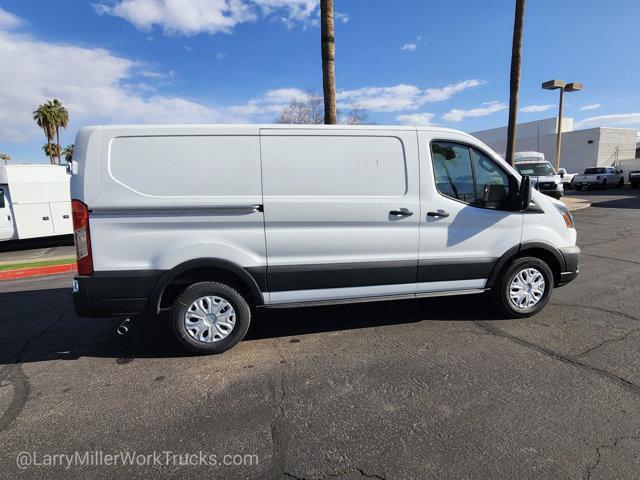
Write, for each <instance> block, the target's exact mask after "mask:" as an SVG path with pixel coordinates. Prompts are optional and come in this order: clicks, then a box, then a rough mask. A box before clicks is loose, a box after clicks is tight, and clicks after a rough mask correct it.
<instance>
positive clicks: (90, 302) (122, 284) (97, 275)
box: [73, 270, 165, 317]
mask: <svg viewBox="0 0 640 480" xmlns="http://www.w3.org/2000/svg"><path fill="white" fill-rule="evenodd" d="M164 273H165V272H164V271H163V270H140V271H136V270H132V271H114V272H94V273H93V274H92V275H87V276H84V275H78V276H76V277H74V279H73V304H74V307H75V310H76V314H77V315H78V316H79V317H113V316H118V315H136V314H142V313H146V311H147V304H148V301H149V297H150V296H151V291H152V290H153V287H154V286H155V284H156V283H157V282H158V280H159V279H160V277H161V276H162V275H163V274H164Z"/></svg>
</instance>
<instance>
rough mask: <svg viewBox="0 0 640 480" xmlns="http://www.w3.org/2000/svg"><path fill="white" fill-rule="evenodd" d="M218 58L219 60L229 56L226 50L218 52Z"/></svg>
mask: <svg viewBox="0 0 640 480" xmlns="http://www.w3.org/2000/svg"><path fill="white" fill-rule="evenodd" d="M216 58H217V59H218V60H222V59H223V58H227V54H226V52H218V53H216Z"/></svg>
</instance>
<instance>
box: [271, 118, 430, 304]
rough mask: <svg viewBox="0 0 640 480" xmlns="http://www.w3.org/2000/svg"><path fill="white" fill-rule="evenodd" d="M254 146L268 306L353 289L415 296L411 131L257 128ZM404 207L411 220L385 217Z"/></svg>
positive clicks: (416, 193)
mask: <svg viewBox="0 0 640 480" xmlns="http://www.w3.org/2000/svg"><path fill="white" fill-rule="evenodd" d="M261 142H262V163H263V165H262V168H263V184H264V203H265V233H266V238H267V251H268V267H267V285H268V288H269V291H270V296H271V300H272V302H273V303H284V302H295V301H301V300H323V299H326V298H327V295H328V294H329V295H331V296H334V297H335V298H341V297H343V296H344V295H347V296H350V295H353V294H354V293H357V292H360V290H352V291H349V288H351V287H372V286H380V285H382V286H383V287H382V288H378V289H377V290H376V289H374V290H375V292H379V293H375V294H385V291H387V290H388V291H393V293H396V294H408V293H413V292H414V290H415V278H416V268H417V252H418V234H419V229H418V222H419V218H420V202H419V182H418V179H419V173H418V172H419V169H418V155H417V148H416V146H417V145H416V132H415V130H413V131H411V130H399V131H396V130H391V129H388V130H385V129H379V130H376V131H364V130H363V131H353V130H343V131H340V130H338V129H336V130H332V131H330V132H328V131H323V130H315V131H314V130H309V129H306V130H305V129H300V130H296V129H278V128H265V129H262V130H261ZM402 208H406V210H407V211H410V212H412V214H411V215H407V216H402V215H396V214H392V213H391V212H394V211H399V210H401V209H402ZM385 285H387V286H389V287H386V288H385V287H384V286H385ZM391 285H394V286H393V287H391ZM336 289H344V290H343V291H342V292H340V291H336Z"/></svg>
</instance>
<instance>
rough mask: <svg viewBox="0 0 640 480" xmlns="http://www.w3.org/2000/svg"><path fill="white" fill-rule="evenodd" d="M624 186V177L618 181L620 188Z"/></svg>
mask: <svg viewBox="0 0 640 480" xmlns="http://www.w3.org/2000/svg"><path fill="white" fill-rule="evenodd" d="M622 187H624V178H621V179H620V181H619V182H618V188H622Z"/></svg>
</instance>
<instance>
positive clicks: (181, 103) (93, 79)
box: [0, 30, 247, 141]
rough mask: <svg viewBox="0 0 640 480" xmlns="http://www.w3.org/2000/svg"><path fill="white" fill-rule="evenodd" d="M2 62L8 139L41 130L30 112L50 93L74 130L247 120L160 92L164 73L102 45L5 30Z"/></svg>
mask: <svg viewBox="0 0 640 480" xmlns="http://www.w3.org/2000/svg"><path fill="white" fill-rule="evenodd" d="M0 64H1V65H2V76H3V80H2V82H0V138H2V139H5V140H13V141H25V140H27V139H29V138H33V137H34V136H36V135H41V134H42V133H41V131H40V130H39V129H38V128H37V127H36V125H35V123H34V122H33V119H32V118H31V114H32V111H33V110H35V108H36V107H37V106H38V105H39V104H40V103H42V102H43V101H45V100H46V99H51V98H59V99H60V100H61V101H62V102H63V103H64V104H65V105H66V106H67V108H68V109H69V112H70V116H71V125H70V128H69V130H70V131H72V130H73V129H74V128H78V126H80V125H82V124H86V123H88V122H118V123H125V122H139V123H153V122H159V123H179V122H189V123H193V122H223V121H224V122H232V121H246V120H247V117H244V116H239V115H237V114H236V113H235V112H233V111H229V110H225V109H220V108H214V107H210V106H207V105H203V104H200V103H197V102H194V101H192V100H188V99H184V98H178V97H174V96H167V95H157V94H155V93H154V91H155V88H153V85H154V82H164V80H163V78H164V77H165V75H162V76H161V77H160V78H156V77H157V74H156V73H155V72H153V71H149V70H147V69H145V68H144V65H143V64H141V63H140V62H137V61H135V60H131V59H128V58H123V57H119V56H116V55H114V54H112V53H111V52H109V51H107V50H104V49H101V48H85V47H77V46H74V45H69V44H56V43H47V42H43V41H39V40H37V39H34V38H32V37H30V36H27V35H23V34H20V33H15V32H8V31H3V30H0ZM69 72H73V73H72V74H69ZM169 75H171V72H170V73H169Z"/></svg>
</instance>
